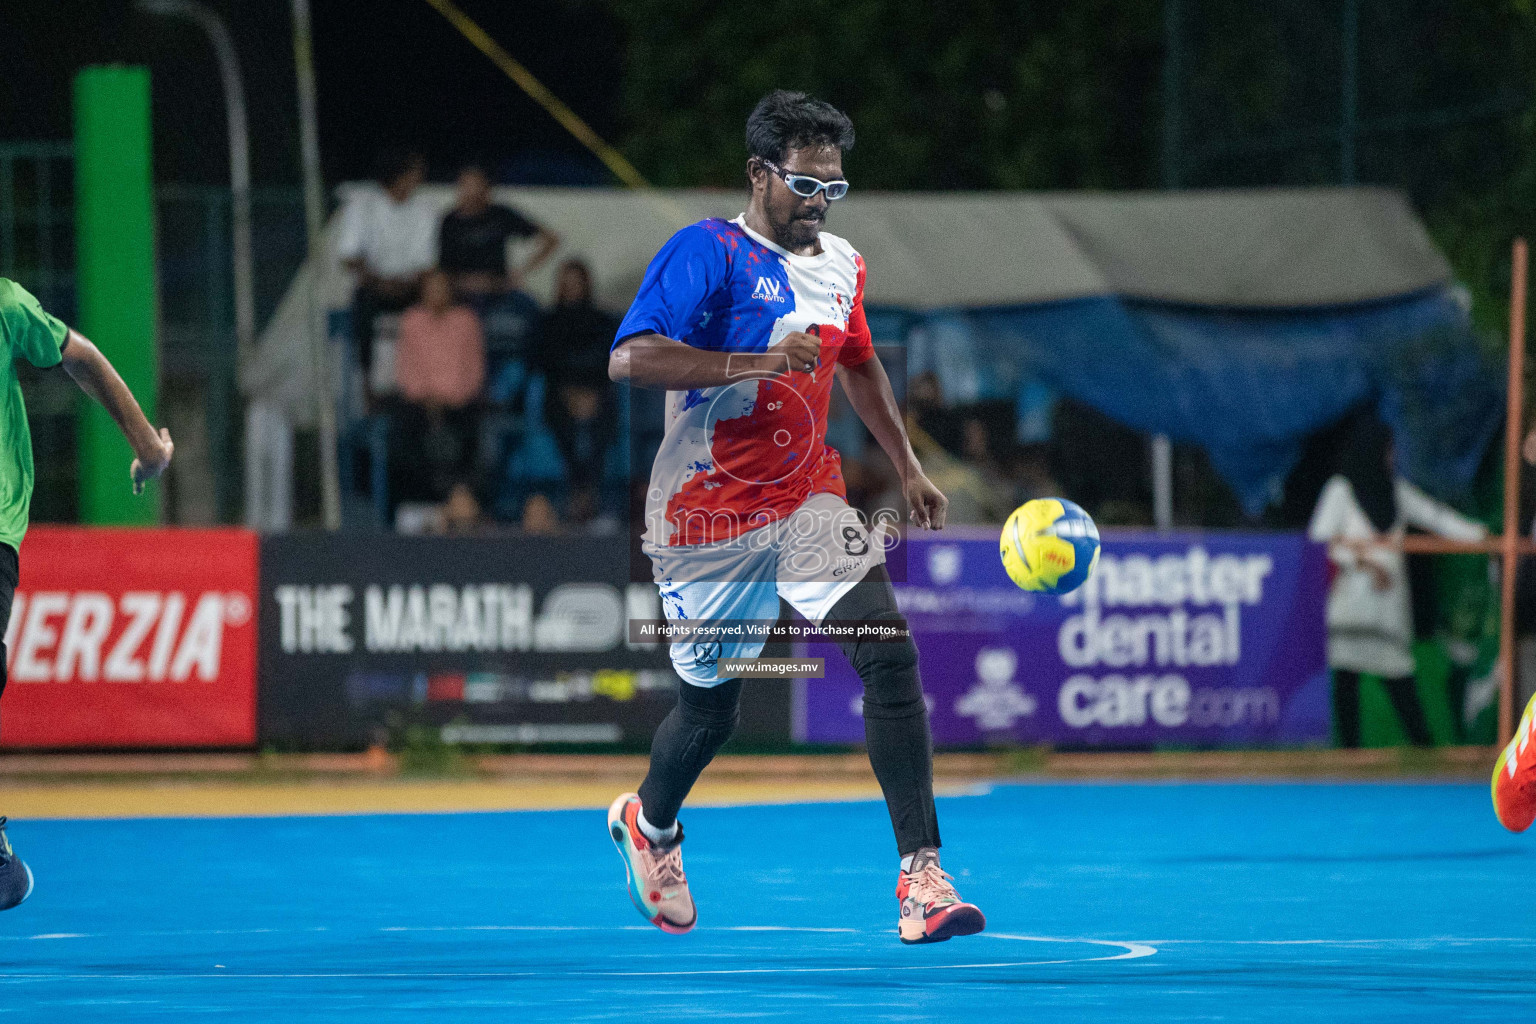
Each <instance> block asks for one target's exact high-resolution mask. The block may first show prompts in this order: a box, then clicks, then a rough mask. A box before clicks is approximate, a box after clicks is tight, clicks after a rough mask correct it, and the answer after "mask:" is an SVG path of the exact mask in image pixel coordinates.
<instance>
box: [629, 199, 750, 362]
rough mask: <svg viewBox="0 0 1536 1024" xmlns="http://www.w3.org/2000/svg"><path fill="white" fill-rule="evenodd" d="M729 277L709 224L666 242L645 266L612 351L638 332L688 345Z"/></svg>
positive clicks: (693, 226) (693, 227) (726, 261)
mask: <svg viewBox="0 0 1536 1024" xmlns="http://www.w3.org/2000/svg"><path fill="white" fill-rule="evenodd" d="M729 273H730V262H729V257H728V255H727V254H726V252H725V247H724V246H723V245H721V244H720V240H719V239H718V238H716V237H715V235H714V233H713V232H711V231H710V230H708V228H706V227H705V226H704V224H691V225H689V226H688V227H686V228H683V229H682V230H681V231H679V232H677V234H675V235H673V236H672V237H671V238H670V239H668V240H667V244H666V245H664V246H662V247H661V251H660V252H658V253H657V254H656V256H655V257H654V258H653V259H652V260H651V263H650V266H648V267H646V268H645V277H644V278H643V279H641V282H640V291H639V293H638V294H636V295H635V301H634V302H632V303H630V305H629V312H628V313H626V314H625V315H624V320H623V322H621V323H620V324H619V330H618V333H617V334H616V335H615V336H614V342H613V347H614V348H617V347H618V346H619V343H620V342H622V341H624V340H626V339H628V338H632V337H634V336H635V335H637V334H650V333H653V332H654V333H656V334H660V335H661V336H663V337H666V338H674V339H677V340H679V341H686V340H687V335H688V334H689V333H690V332H691V331H692V329H693V328H694V327H695V326H696V325H697V324H698V321H699V315H700V314H701V313H702V312H703V311H704V310H705V307H706V304H707V303H708V301H709V297H710V296H711V295H712V294H714V292H715V291H716V290H717V289H718V288H720V286H721V285H722V284H724V283H725V280H726V278H727V276H728V275H729Z"/></svg>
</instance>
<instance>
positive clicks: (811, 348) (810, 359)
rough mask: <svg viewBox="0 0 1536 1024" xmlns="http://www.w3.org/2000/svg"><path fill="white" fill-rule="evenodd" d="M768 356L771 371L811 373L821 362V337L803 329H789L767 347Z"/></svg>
mask: <svg viewBox="0 0 1536 1024" xmlns="http://www.w3.org/2000/svg"><path fill="white" fill-rule="evenodd" d="M768 356H769V357H770V358H769V360H768V369H769V371H770V372H772V373H811V372H813V371H815V369H816V367H817V366H819V365H820V363H821V339H820V338H818V337H816V335H814V334H807V333H805V332H804V331H790V332H789V333H788V334H786V335H784V337H782V338H780V339H779V340H778V341H777V342H776V343H775V344H773V345H771V346H770V347H769V349H768ZM786 364H787V365H786Z"/></svg>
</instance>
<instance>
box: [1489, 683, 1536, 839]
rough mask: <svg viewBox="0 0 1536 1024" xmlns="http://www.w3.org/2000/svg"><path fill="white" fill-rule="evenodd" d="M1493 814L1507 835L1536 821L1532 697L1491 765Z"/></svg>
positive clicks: (1535, 703)
mask: <svg viewBox="0 0 1536 1024" xmlns="http://www.w3.org/2000/svg"><path fill="white" fill-rule="evenodd" d="M1493 813H1494V814H1496V815H1498V818H1499V824H1500V825H1503V826H1504V827H1505V828H1507V829H1509V830H1510V831H1511V832H1524V831H1525V830H1526V829H1528V828H1530V827H1531V822H1533V821H1536V697H1532V698H1531V702H1530V703H1529V704H1527V705H1526V706H1525V714H1523V715H1521V716H1520V725H1519V726H1518V727H1517V728H1516V729H1515V736H1514V739H1512V740H1510V741H1509V746H1507V747H1505V748H1504V751H1503V753H1501V754H1499V759H1498V761H1496V762H1495V763H1494V766H1493Z"/></svg>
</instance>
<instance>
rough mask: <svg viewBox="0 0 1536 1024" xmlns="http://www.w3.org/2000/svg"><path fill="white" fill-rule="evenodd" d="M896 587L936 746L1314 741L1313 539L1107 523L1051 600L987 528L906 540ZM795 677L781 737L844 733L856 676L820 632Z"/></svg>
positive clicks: (1324, 733)
mask: <svg viewBox="0 0 1536 1024" xmlns="http://www.w3.org/2000/svg"><path fill="white" fill-rule="evenodd" d="M904 543H905V547H906V551H905V552H904V554H905V556H906V570H907V571H906V581H905V582H903V583H899V584H897V585H896V593H897V599H898V601H899V603H900V606H901V610H902V612H903V613H904V614H905V615H906V617H907V621H908V622H909V623H910V625H911V627H912V632H913V636H914V637H915V638H916V640H917V645H918V651H919V654H920V658H921V662H920V664H921V667H922V677H923V689H924V690H925V691H926V693H927V696H928V704H929V711H930V713H931V718H932V722H933V739H934V744H935V745H936V746H941V747H973V746H978V745H982V744H987V743H997V742H1009V743H1026V744H1033V743H1043V744H1051V745H1054V746H1062V747H1083V746H1102V747H1129V746H1142V747H1144V746H1148V745H1153V744H1175V745H1190V746H1202V747H1214V746H1250V745H1251V746H1302V745H1317V744H1325V743H1327V742H1328V740H1329V734H1330V710H1329V699H1328V694H1329V689H1328V669H1327V646H1326V638H1327V634H1326V629H1325V625H1324V618H1323V613H1324V605H1325V601H1326V598H1327V587H1328V573H1327V563H1326V555H1325V554H1324V551H1323V548H1322V547H1321V546H1319V545H1316V544H1312V543H1309V542H1308V541H1307V540H1306V538H1305V537H1303V536H1302V535H1300V534H1259V533H1216V534H1150V533H1133V532H1111V533H1108V534H1106V535H1105V537H1104V546H1103V552H1102V554H1101V556H1100V559H1099V566H1098V569H1097V570H1096V571H1095V572H1094V575H1093V576H1092V577H1091V578H1090V579H1089V581H1088V582H1087V583H1086V584H1084V586H1083V587H1082V588H1080V589H1079V590H1078V591H1077V592H1075V593H1073V594H1069V595H1067V596H1065V597H1060V598H1058V597H1052V596H1048V595H1040V594H1030V593H1026V592H1024V591H1022V590H1019V589H1018V588H1017V587H1015V586H1014V585H1013V584H1012V582H1010V581H1009V579H1008V577H1007V576H1006V575H1005V574H1004V572H1003V567H1002V564H1001V562H1000V561H999V560H998V555H997V540H996V538H995V536H994V535H993V534H991V533H990V532H987V533H983V532H980V531H976V530H969V531H964V532H962V531H945V532H944V533H942V534H939V535H937V536H931V535H924V536H909V537H908V539H907V540H906V541H905V542H904ZM805 648H806V650H805V653H806V654H807V655H808V656H810V657H821V658H825V659H826V673H827V677H826V678H825V679H810V680H802V681H800V682H799V683H797V687H798V689H797V696H796V700H797V707H796V715H795V719H796V730H795V732H796V738H797V739H799V740H802V741H804V742H809V743H860V742H862V741H863V738H864V726H863V720H862V718H861V717H860V693H861V686H860V683H859V680H858V676H857V675H855V673H854V672H853V670H852V669H851V668H850V667H849V666H848V663H847V662H846V661H845V660H844V659H843V657H842V655H841V654H840V652H839V651H838V649H837V648H836V647H835V646H834V645H831V644H820V643H816V644H807V645H805Z"/></svg>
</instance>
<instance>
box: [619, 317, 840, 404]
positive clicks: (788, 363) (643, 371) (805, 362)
mask: <svg viewBox="0 0 1536 1024" xmlns="http://www.w3.org/2000/svg"><path fill="white" fill-rule="evenodd" d="M820 350H821V339H820V338H818V337H816V336H815V335H814V334H804V333H801V332H799V331H796V332H793V333H791V334H787V335H785V336H784V338H783V339H782V340H780V341H779V343H778V344H776V345H774V346H773V347H772V348H770V349H769V350H768V351H766V352H707V351H705V350H704V349H701V348H694V347H693V346H692V345H685V344H683V343H682V342H681V341H677V340H675V339H672V338H667V337H664V336H662V335H660V334H637V335H635V336H634V337H633V338H627V339H625V340H624V342H623V343H621V344H620V345H619V347H618V348H616V349H614V350H613V351H612V352H610V353H608V376H609V378H610V379H612V380H616V381H624V380H627V381H629V382H630V383H631V384H633V385H635V387H639V388H653V389H655V390H659V391H687V390H689V389H690V388H715V387H721V386H723V385H726V384H734V383H735V382H736V381H739V380H746V379H749V378H753V377H779V376H783V375H784V374H787V373H792V372H807V371H811V370H814V369H815V368H816V365H817V362H818V359H819V357H820Z"/></svg>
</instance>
